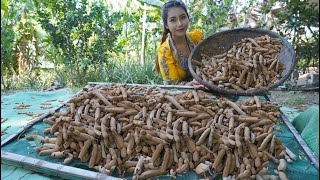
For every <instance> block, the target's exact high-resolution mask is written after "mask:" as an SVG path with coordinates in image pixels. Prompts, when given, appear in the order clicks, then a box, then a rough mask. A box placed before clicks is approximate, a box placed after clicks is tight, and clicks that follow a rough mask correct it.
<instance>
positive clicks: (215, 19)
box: [1, 0, 319, 90]
mask: <svg viewBox="0 0 320 180" xmlns="http://www.w3.org/2000/svg"><path fill="white" fill-rule="evenodd" d="M112 2H113V3H112ZM119 2H120V1H118V6H115V4H117V3H115V2H114V1H108V0H63V1H62V0H56V1H50V0H2V1H1V90H9V89H25V88H28V89H30V88H41V87H45V86H48V85H50V84H51V83H52V82H59V83H60V84H62V85H66V86H69V87H83V86H84V85H85V84H86V83H87V82H94V81H97V82H120V83H139V84H162V80H161V78H160V77H159V76H157V75H155V73H154V72H153V68H154V61H155V58H156V48H157V46H158V45H159V40H160V38H161V37H160V36H161V33H162V32H161V31H162V24H161V16H160V7H159V6H157V4H161V3H163V2H162V1H157V0H139V1H138V0H132V1H130V0H127V1H121V2H122V3H119ZM184 2H186V4H187V6H188V9H189V11H190V14H191V20H192V24H191V27H190V30H192V29H194V28H200V29H201V30H203V32H204V34H205V36H209V35H211V34H213V33H215V32H218V31H221V30H223V29H225V28H236V27H247V26H250V23H251V21H252V18H251V19H250V17H255V21H254V23H255V24H254V28H266V29H270V30H272V31H275V32H277V33H279V34H281V35H282V36H284V37H286V38H287V39H288V41H289V42H290V43H291V44H292V46H293V47H294V49H295V51H296V56H297V59H298V64H297V67H296V68H297V69H299V70H302V71H306V70H307V69H308V67H311V66H313V67H317V66H318V65H319V46H318V44H319V8H318V7H317V6H316V4H312V3H310V2H309V1H307V0H283V1H281V2H280V3H282V6H281V9H280V10H278V11H276V10H274V6H273V5H274V3H275V1H274V0H264V1H258V0H249V1H239V0H224V1H222V0H208V1H205V0H187V1H184ZM239 3H240V4H241V3H242V6H239V5H238V4H239ZM257 8H258V9H259V10H258V11H259V13H258V15H256V16H255V15H254V13H253V11H254V10H255V9H257ZM114 9H116V10H114ZM144 13H145V15H146V16H144ZM143 17H145V19H144V18H143ZM250 20H251V21H250ZM143 21H145V24H144V23H143ZM144 25H145V26H144ZM144 28H145V33H143V32H144V31H143V29H144ZM142 36H144V38H142ZM143 39H144V42H143Z"/></svg>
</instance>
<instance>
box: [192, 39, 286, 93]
mask: <svg viewBox="0 0 320 180" xmlns="http://www.w3.org/2000/svg"><path fill="white" fill-rule="evenodd" d="M281 47H282V44H281V41H280V40H278V39H276V38H270V37H269V36H268V35H265V36H261V37H257V38H254V39H253V38H244V39H242V40H241V41H240V42H236V43H234V44H233V47H232V48H231V49H230V50H228V51H227V52H226V53H223V54H218V55H215V56H213V57H208V56H206V55H202V60H201V61H196V60H192V64H193V65H195V72H196V74H197V75H198V76H199V78H201V79H202V80H203V81H205V82H207V83H209V84H211V85H215V86H217V87H219V88H226V89H235V90H237V91H251V90H255V89H258V88H261V87H267V86H269V85H271V84H274V83H276V82H277V81H278V80H279V79H280V78H281V73H282V71H283V70H284V65H283V64H282V63H281V62H280V60H279V58H278V54H279V52H280V50H281Z"/></svg>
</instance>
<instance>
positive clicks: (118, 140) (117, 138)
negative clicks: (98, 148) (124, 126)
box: [111, 132, 124, 149]
mask: <svg viewBox="0 0 320 180" xmlns="http://www.w3.org/2000/svg"><path fill="white" fill-rule="evenodd" d="M111 133H112V135H113V137H114V142H115V143H116V146H117V148H119V149H121V148H123V147H124V142H123V138H122V136H120V135H119V134H118V133H116V132H111Z"/></svg>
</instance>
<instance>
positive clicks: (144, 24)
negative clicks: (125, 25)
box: [140, 3, 147, 64]
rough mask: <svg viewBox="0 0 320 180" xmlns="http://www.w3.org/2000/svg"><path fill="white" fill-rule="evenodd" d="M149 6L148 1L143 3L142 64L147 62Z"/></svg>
mask: <svg viewBox="0 0 320 180" xmlns="http://www.w3.org/2000/svg"><path fill="white" fill-rule="evenodd" d="M146 9H147V6H146V3H144V4H143V17H142V21H143V24H142V43H141V59H140V62H141V64H144V63H145V60H144V59H145V36H146V26H147V23H146V19H147V10H146Z"/></svg>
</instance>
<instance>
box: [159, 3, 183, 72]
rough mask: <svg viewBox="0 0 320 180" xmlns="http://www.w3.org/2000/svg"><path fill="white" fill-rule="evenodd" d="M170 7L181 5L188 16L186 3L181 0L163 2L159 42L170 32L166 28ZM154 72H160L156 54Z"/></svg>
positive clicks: (163, 40) (162, 41)
mask: <svg viewBox="0 0 320 180" xmlns="http://www.w3.org/2000/svg"><path fill="white" fill-rule="evenodd" d="M172 7H181V8H182V9H183V10H184V11H185V12H186V14H187V16H188V18H189V14H188V10H187V7H186V5H185V4H184V3H183V2H182V1H181V0H170V1H168V2H166V3H164V4H163V5H162V7H161V17H162V23H163V32H162V38H161V43H160V45H161V44H162V43H164V42H165V41H166V39H167V37H168V34H169V33H170V31H169V29H167V28H166V26H167V24H168V21H167V19H168V11H169V9H170V8H172ZM155 72H156V73H157V74H159V73H160V67H159V62H158V56H157V60H156V68H155Z"/></svg>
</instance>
